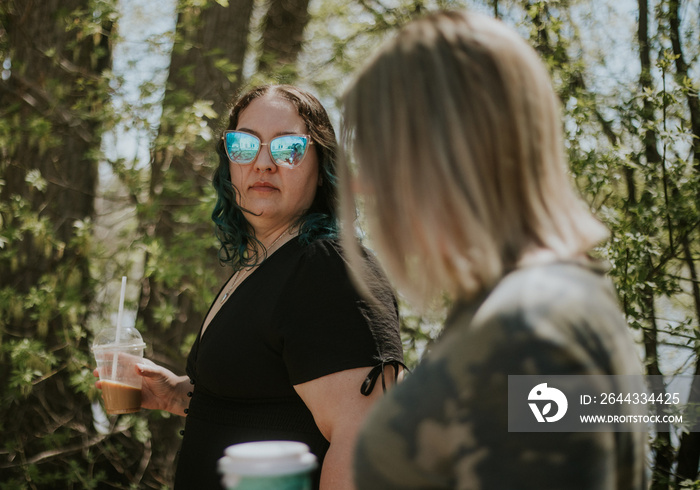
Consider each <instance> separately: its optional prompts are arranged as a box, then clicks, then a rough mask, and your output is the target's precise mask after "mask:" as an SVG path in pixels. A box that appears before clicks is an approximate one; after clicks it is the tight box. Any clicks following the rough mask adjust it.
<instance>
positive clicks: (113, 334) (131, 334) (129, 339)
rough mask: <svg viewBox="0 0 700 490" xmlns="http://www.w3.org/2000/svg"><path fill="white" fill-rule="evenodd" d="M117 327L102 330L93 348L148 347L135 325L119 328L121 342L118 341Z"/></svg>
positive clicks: (93, 343)
mask: <svg viewBox="0 0 700 490" xmlns="http://www.w3.org/2000/svg"><path fill="white" fill-rule="evenodd" d="M116 339H117V329H116V328H115V327H107V328H103V329H102V330H100V331H99V332H98V333H97V335H95V340H93V341H92V350H109V349H114V348H124V347H133V348H137V347H146V344H145V343H144V342H143V338H142V337H141V334H140V333H139V331H138V330H136V329H135V328H134V327H122V328H121V329H120V330H119V343H117V342H116Z"/></svg>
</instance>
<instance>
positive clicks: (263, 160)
mask: <svg viewBox="0 0 700 490" xmlns="http://www.w3.org/2000/svg"><path fill="white" fill-rule="evenodd" d="M254 165H255V170H258V171H260V172H274V171H275V170H276V169H277V165H275V162H273V161H272V157H270V152H269V151H268V149H267V148H260V153H258V157H257V158H256V159H255V163H254Z"/></svg>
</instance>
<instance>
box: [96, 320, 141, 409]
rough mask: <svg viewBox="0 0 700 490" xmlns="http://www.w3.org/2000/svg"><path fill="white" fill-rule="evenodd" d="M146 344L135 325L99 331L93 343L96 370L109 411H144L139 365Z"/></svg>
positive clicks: (106, 407)
mask: <svg viewBox="0 0 700 490" xmlns="http://www.w3.org/2000/svg"><path fill="white" fill-rule="evenodd" d="M145 347H146V344H144V342H143V339H142V338H141V334H140V333H139V332H138V330H136V329H135V328H133V327H121V328H120V329H119V339H118V340H117V329H116V327H110V328H106V329H104V330H102V331H100V332H99V333H98V334H97V335H96V336H95V340H94V342H93V343H92V351H93V353H94V354H95V361H97V372H98V373H99V376H100V381H101V383H102V398H103V400H104V403H105V410H106V411H107V413H109V414H120V413H133V412H138V411H139V410H141V382H142V379H143V378H141V376H140V375H139V374H138V373H137V372H136V364H137V363H139V362H141V361H142V360H143V349H144V348H145Z"/></svg>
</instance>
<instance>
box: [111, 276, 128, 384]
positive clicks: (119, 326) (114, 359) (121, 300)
mask: <svg viewBox="0 0 700 490" xmlns="http://www.w3.org/2000/svg"><path fill="white" fill-rule="evenodd" d="M125 296H126V276H122V292H121V294H120V295H119V313H117V336H116V337H115V339H114V343H115V344H118V343H119V337H120V336H121V330H122V316H123V315H124V297H125ZM118 355H119V351H115V353H114V357H112V380H115V379H114V378H115V377H116V375H117V357H118Z"/></svg>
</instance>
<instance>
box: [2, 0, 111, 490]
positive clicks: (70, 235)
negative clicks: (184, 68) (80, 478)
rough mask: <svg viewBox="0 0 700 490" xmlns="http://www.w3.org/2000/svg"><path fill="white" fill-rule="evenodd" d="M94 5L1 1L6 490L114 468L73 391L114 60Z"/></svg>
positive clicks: (80, 359) (58, 483) (82, 361)
mask: <svg viewBox="0 0 700 490" xmlns="http://www.w3.org/2000/svg"><path fill="white" fill-rule="evenodd" d="M91 3H92V2H89V1H88V0H43V1H31V0H15V1H12V0H3V1H2V2H0V57H2V58H3V59H4V65H3V68H4V69H5V70H6V71H5V72H4V73H3V76H2V78H0V124H1V125H2V127H3V135H2V138H3V144H2V145H0V181H4V186H3V185H1V184H0V224H1V225H2V233H0V235H3V238H5V239H9V246H8V244H5V246H4V247H3V246H1V244H0V250H2V254H0V292H1V294H0V297H2V298H5V299H3V300H2V301H0V345H2V347H3V350H2V351H0V421H2V422H1V425H2V441H3V450H2V452H0V454H1V455H2V456H0V481H2V482H3V483H5V484H7V485H9V486H10V487H13V488H14V486H13V484H14V485H18V486H17V488H66V487H67V485H68V483H67V480H68V478H70V477H69V476H68V473H72V472H67V471H66V468H69V467H73V468H81V470H77V471H84V472H85V473H86V474H87V472H89V471H92V470H95V471H97V470H99V471H100V472H102V473H108V472H109V471H110V468H111V464H110V463H109V461H106V460H105V459H104V458H101V457H100V452H99V450H96V449H95V446H97V444H98V443H99V442H100V441H101V440H102V438H101V437H100V436H98V435H97V434H96V433H95V430H94V428H93V426H92V414H91V411H90V401H89V400H88V398H87V397H86V396H85V394H84V393H83V392H81V391H80V390H78V389H77V388H76V381H77V380H78V379H79V378H80V376H81V373H82V372H87V373H89V370H88V369H89V368H88V366H89V365H90V364H89V361H88V360H87V359H88V358H89V349H88V346H87V338H88V332H87V331H86V329H85V324H86V317H87V313H88V309H87V307H86V305H89V304H90V303H91V300H92V297H93V289H92V288H93V283H92V281H91V279H90V271H89V266H90V263H89V257H88V253H89V246H88V243H87V241H86V240H88V238H86V237H89V232H88V233H85V232H83V231H81V230H82V229H88V230H89V222H90V220H91V219H92V218H93V217H94V214H95V211H94V201H95V189H96V184H97V166H98V162H97V157H96V155H97V154H98V152H99V148H100V132H101V125H102V118H103V117H105V115H106V114H109V110H108V109H107V108H106V101H107V100H108V95H107V89H106V83H105V82H104V80H103V79H102V77H101V73H102V71H103V70H105V69H106V68H108V67H109V66H110V63H111V60H110V47H109V44H108V36H109V34H110V30H111V24H110V23H109V22H104V23H101V21H100V19H101V15H100V14H99V13H94V12H93V11H92V10H91V8H90V4H91ZM85 19H90V20H89V21H88V20H85ZM87 22H91V25H90V28H91V30H89V31H88V30H84V29H83V28H84V27H86V23H87ZM95 28H96V29H97V30H93V29H95ZM100 29H101V30H100ZM5 143H6V144H5ZM76 224H78V225H76ZM8 297H9V298H11V299H10V300H9V301H7V299H6V298H8ZM8 352H9V355H8V354H7V353H8ZM83 370H84V371H83ZM22 373H24V377H23V374H22ZM90 378H92V376H91V375H90ZM92 382H93V381H92V379H91V380H90V383H92ZM57 437H59V438H60V441H61V443H60V444H57V443H58V439H56V438H57ZM51 438H54V441H53V442H51V443H49V442H47V441H49V440H51ZM56 445H59V446H60V447H58V448H54V449H53V450H52V449H51V448H52V447H53V446H56ZM88 454H91V456H90V457H89V458H88V457H86V455H88ZM40 475H41V478H40V481H43V485H45V486H41V485H42V483H40V481H36V479H37V478H38V477H39V476H40Z"/></svg>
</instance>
